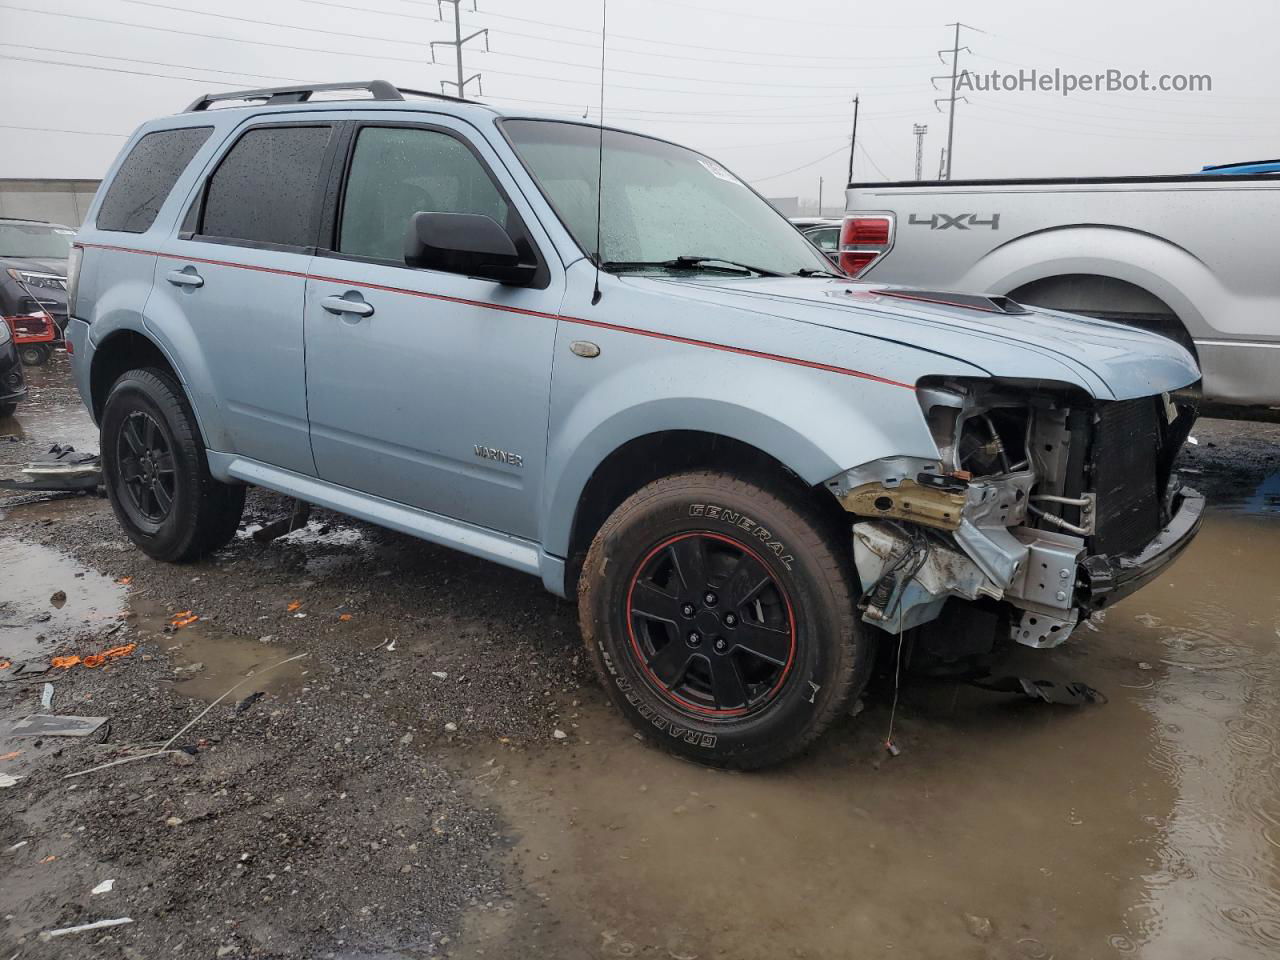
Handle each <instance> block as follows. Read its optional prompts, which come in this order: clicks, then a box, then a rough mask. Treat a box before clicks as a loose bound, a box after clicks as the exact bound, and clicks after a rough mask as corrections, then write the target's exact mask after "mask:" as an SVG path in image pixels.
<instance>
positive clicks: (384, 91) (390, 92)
mask: <svg viewBox="0 0 1280 960" xmlns="http://www.w3.org/2000/svg"><path fill="white" fill-rule="evenodd" d="M330 90H367V91H368V92H369V93H370V94H371V95H372V97H373V99H374V100H403V99H404V94H406V93H408V94H412V95H413V96H418V97H432V98H434V99H436V100H452V101H454V102H457V103H468V102H470V101H468V100H465V99H463V98H460V97H451V96H449V95H448V94H444V93H428V92H427V91H425V90H410V89H408V88H401V87H397V86H395V85H394V84H392V83H389V82H387V81H386V80H356V81H352V82H350V83H301V84H295V85H293V86H289V87H262V88H261V89H258V90H228V91H226V92H225V93H206V94H205V95H204V96H201V97H198V98H196V100H194V101H193V102H192V104H191V106H189V107H187V109H186V110H184V111H183V112H184V113H196V112H199V111H201V110H208V109H209V107H210V106H212V105H213V104H214V103H217V102H218V101H220V100H265V101H266V102H267V103H268V104H276V103H306V102H307V101H308V100H310V99H311V95H312V94H313V93H320V92H325V91H330Z"/></svg>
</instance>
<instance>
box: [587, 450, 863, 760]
mask: <svg viewBox="0 0 1280 960" xmlns="http://www.w3.org/2000/svg"><path fill="white" fill-rule="evenodd" d="M797 499H798V498H785V499H784V497H783V496H780V495H779V493H778V492H776V491H773V490H770V489H767V488H765V487H763V486H759V485H756V484H754V483H749V482H747V481H745V480H741V479H738V478H735V477H732V476H729V475H727V474H721V473H712V472H705V473H702V472H699V473H688V474H681V475H678V476H673V477H667V478H664V479H661V480H657V481H655V482H653V483H651V484H649V485H648V486H646V487H644V488H642V489H641V490H640V491H639V492H637V493H636V494H634V495H633V496H632V497H630V498H629V499H628V500H627V501H626V502H625V503H623V504H622V506H620V507H619V508H618V509H617V510H616V511H615V512H614V513H613V515H612V516H611V517H610V518H609V520H608V521H607V522H606V523H605V525H604V526H603V527H602V528H601V530H600V532H599V533H598V534H597V535H596V538H595V540H594V541H593V543H592V545H591V549H590V551H589V552H588V554H587V558H586V562H585V564H584V567H583V571H582V577H581V580H580V583H579V618H580V622H581V626H582V632H583V636H584V638H585V640H586V643H587V646H588V649H589V651H590V653H591V655H592V657H593V658H594V660H595V663H596V667H597V669H598V671H599V673H600V676H601V679H602V681H603V682H604V685H605V688H606V689H607V691H608V693H609V695H610V697H611V698H612V699H613V701H614V703H615V704H616V705H617V706H618V708H619V709H620V710H621V711H622V712H623V714H625V715H626V716H627V718H628V719H629V720H630V721H631V722H632V723H633V724H634V725H635V726H636V729H637V730H639V731H640V732H641V734H643V735H644V736H646V737H648V738H650V739H653V740H656V741H657V742H659V743H661V744H662V745H663V746H664V747H666V748H667V749H669V750H672V751H673V752H676V753H679V754H682V755H685V756H688V757H690V758H692V759H695V760H698V761H700V762H702V763H708V764H712V765H716V766H726V767H738V768H752V767H761V766H765V765H768V764H771V763H776V762H778V761H781V760H784V759H786V758H788V757H791V756H793V755H795V754H796V753H799V752H800V751H802V750H803V749H804V748H805V747H807V746H808V745H809V744H810V743H812V742H813V741H814V740H815V739H816V738H817V737H818V736H819V735H820V734H821V733H822V732H823V731H824V730H825V729H826V728H827V727H828V726H829V725H830V723H831V721H832V720H833V719H834V718H835V717H836V716H838V715H839V714H840V712H841V711H842V710H843V709H844V707H845V705H846V704H847V703H848V701H849V698H850V696H851V695H852V694H853V693H854V692H855V691H858V690H860V689H861V687H862V686H863V684H865V682H866V677H867V673H868V669H869V662H870V656H869V646H868V643H867V641H866V640H865V639H864V638H863V637H862V636H861V634H860V631H859V630H858V625H857V622H856V619H855V617H854V599H853V596H852V593H851V589H850V583H851V582H852V581H851V578H852V569H851V564H850V562H849V561H848V559H847V553H846V552H845V551H844V550H842V549H841V548H840V546H839V545H838V544H837V543H835V542H834V537H832V536H831V535H830V533H829V532H828V530H827V525H826V524H825V523H824V522H823V520H822V518H820V517H819V516H817V515H816V511H812V510H810V509H807V507H806V506H805V505H798V504H797V503H796V502H793V501H795V500H797Z"/></svg>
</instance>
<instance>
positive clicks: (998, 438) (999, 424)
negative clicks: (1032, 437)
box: [956, 406, 1030, 477]
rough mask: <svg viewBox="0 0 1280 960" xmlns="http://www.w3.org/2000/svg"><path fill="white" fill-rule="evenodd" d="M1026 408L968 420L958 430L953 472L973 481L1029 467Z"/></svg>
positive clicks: (987, 414)
mask: <svg viewBox="0 0 1280 960" xmlns="http://www.w3.org/2000/svg"><path fill="white" fill-rule="evenodd" d="M1029 420H1030V410H1029V409H1028V408H1027V407H1025V406H1024V407H1017V408H996V409H993V410H990V411H988V412H984V413H979V414H976V415H974V416H970V417H968V418H966V419H965V420H964V422H963V423H962V425H961V427H960V439H959V442H958V444H957V449H956V466H957V469H960V470H965V471H968V472H969V473H971V474H972V475H973V476H975V477H991V476H997V475H999V474H1002V473H1013V472H1015V471H1017V470H1024V469H1026V467H1027V466H1028V465H1029V457H1028V455H1027V428H1028V423H1029Z"/></svg>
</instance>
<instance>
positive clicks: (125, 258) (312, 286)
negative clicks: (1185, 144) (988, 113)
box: [68, 82, 1203, 767]
mask: <svg viewBox="0 0 1280 960" xmlns="http://www.w3.org/2000/svg"><path fill="white" fill-rule="evenodd" d="M601 170H602V171H603V177H602V179H603V188H602V189H598V186H597V179H598V172H599V171H601ZM597 197H601V198H602V201H603V202H602V203H601V204H599V207H598V205H597ZM833 269H834V268H833V267H832V265H831V263H829V262H828V261H827V260H826V259H825V258H823V256H822V255H821V254H820V253H819V252H818V251H817V250H815V249H814V248H813V247H812V246H811V245H810V244H809V243H808V242H807V241H806V240H805V239H804V238H803V237H802V236H801V235H800V234H799V233H798V232H797V231H796V230H795V229H794V228H793V227H792V226H791V225H790V224H789V223H788V222H787V221H786V220H785V219H783V218H782V217H781V216H779V215H778V214H777V213H776V212H775V211H774V210H773V209H771V208H770V207H769V205H768V204H767V203H766V202H765V201H764V200H763V199H761V197H760V196H759V195H758V194H756V193H755V192H754V191H753V190H752V189H751V188H750V187H749V186H747V185H746V184H745V183H744V182H743V181H741V180H740V179H738V178H737V177H736V176H735V175H734V174H732V173H731V172H730V171H728V170H726V169H725V168H724V167H723V166H721V165H720V164H719V163H717V162H716V161H714V160H712V159H710V158H709V157H706V156H703V155H701V154H699V153H696V152H694V151H692V150H688V149H685V148H683V147H679V146H677V145H675V144H672V143H668V142H666V141H663V140H658V139H656V138H653V137H648V136H642V135H639V134H633V133H626V132H623V131H619V130H614V129H605V130H603V131H602V130H601V129H600V128H599V127H594V126H590V125H587V124H583V123H577V122H568V121H564V120H558V119H551V118H545V117H538V116H534V115H529V114H526V113H523V112H521V113H515V112H506V111H499V110H495V109H493V108H491V107H488V106H484V105H482V104H478V103H472V102H465V101H460V100H453V99H449V98H445V97H439V96H431V95H424V94H415V93H413V92H410V91H401V90H398V89H396V88H394V87H392V86H391V85H389V84H387V83H384V82H372V83H368V84H348V85H323V86H316V87H297V88H284V89H274V90H258V91H245V92H240V93H236V94H225V95H224V94H219V95H217V96H210V97H204V98H201V99H200V100H198V101H196V103H194V104H192V106H191V107H190V108H188V110H187V111H186V112H184V113H182V114H179V115H177V116H174V117H168V118H165V119H162V120H155V121H152V122H150V123H147V124H144V125H143V127H142V128H141V129H139V130H138V131H137V132H136V133H135V134H134V135H133V137H132V138H131V139H130V141H129V142H128V144H126V146H125V148H124V150H123V151H122V153H121V155H120V158H119V160H118V161H117V162H116V164H115V165H114V167H113V168H112V169H111V171H110V173H109V174H108V176H107V177H106V179H105V180H104V181H103V184H102V188H101V189H100V190H99V192H98V196H97V198H96V199H95V201H94V204H93V206H92V208H91V209H90V211H89V214H88V218H87V220H86V224H85V226H84V228H83V230H82V231H81V232H80V234H79V236H78V238H77V242H76V248H75V252H74V256H73V262H72V270H71V278H70V290H69V298H70V313H71V317H72V319H71V320H70V323H69V329H68V341H69V349H70V350H71V351H72V353H73V362H74V369H75V376H76V381H77V384H78V386H79V389H80V392H81V395H82V396H83V397H84V401H85V403H86V404H87V405H88V407H89V409H90V410H91V411H92V413H93V416H94V417H95V419H96V421H97V423H98V424H99V425H100V427H101V431H102V460H103V467H104V472H105V476H106V483H107V488H108V491H109V493H110V497H111V503H112V506H113V508H114V509H115V512H116V515H117V517H118V518H119V520H120V523H121V525H122V526H123V527H124V529H125V531H126V532H127V533H128V535H129V536H130V537H131V538H132V540H133V541H134V542H135V543H136V544H137V545H138V546H139V547H141V548H142V549H143V550H144V551H146V552H147V553H148V554H149V555H151V556H153V557H156V558H159V559H163V560H170V561H182V560H188V559H191V558H194V557H198V556H200V555H202V554H205V553H207V552H209V551H212V550H216V549H217V548H219V547H221V546H223V545H224V544H226V543H227V542H228V541H229V540H230V539H231V538H232V537H233V536H234V534H235V530H236V527H237V524H238V523H239V520H240V515H241V508H242V506H243V502H244V490H245V485H246V484H258V485H260V486H263V487H268V488H271V489H273V490H278V491H281V492H283V493H286V494H289V495H291V496H294V497H297V498H300V499H302V500H305V501H308V502H310V503H314V504H319V505H322V506H324V507H328V508H330V509H333V510H338V511H342V512H343V513H346V514H350V515H351V516H354V517H360V518H362V519H364V520H367V521H370V522H373V523H377V524H381V525H384V526H387V527H391V528H393V529H396V530H400V531H403V532H405V533H408V534H412V535H414V536H417V537H421V538H423V539H425V540H430V541H433V542H436V543H442V544H447V545H450V546H453V547H456V548H457V549H459V550H463V551H465V552H467V553H471V554H474V555H476V556H480V557H485V558H487V559H490V560H493V561H495V562H497V563H501V564H505V565H507V566H510V567H515V568H517V569H519V570H524V571H526V572H528V573H530V574H533V575H535V576H539V577H541V578H542V581H543V583H544V584H545V585H546V586H547V588H548V589H549V590H551V591H553V592H555V593H557V594H559V595H561V596H574V595H576V597H577V601H578V605H579V610H580V617H581V625H582V632H583V635H584V638H585V639H586V642H587V645H588V648H589V650H590V651H591V653H592V656H593V657H594V659H595V662H596V664H597V666H598V667H599V670H600V675H601V677H602V680H603V682H604V684H605V686H606V688H607V689H608V690H609V692H610V695H611V696H612V697H613V699H614V700H615V702H616V703H617V705H618V707H619V708H620V709H621V711H622V712H623V713H624V714H625V715H626V716H627V717H628V718H629V719H630V720H631V721H632V722H633V723H634V724H636V726H637V727H638V728H639V729H640V730H641V731H643V732H644V733H645V734H647V735H648V736H650V737H652V738H653V739H656V740H659V741H661V742H662V743H664V744H665V745H666V746H667V747H668V748H670V749H672V750H676V751H678V752H680V753H683V754H685V755H687V756H690V757H693V758H695V759H697V760H700V761H703V762H706V763H713V764H719V765H724V766H736V767H755V766H761V765H764V764H768V763H772V762H776V761H778V760H781V759H783V758H785V757H788V756H790V755H792V754H794V753H796V752H797V751H799V750H801V749H803V748H804V746H805V745H806V744H808V743H810V742H811V741H812V740H814V739H815V738H816V737H817V736H818V735H819V734H820V733H821V732H822V730H823V729H824V728H825V727H826V726H828V724H829V723H830V722H831V720H832V719H833V718H834V717H836V716H837V715H839V714H840V713H841V711H842V710H843V709H844V708H845V707H846V706H847V704H848V702H849V699H850V697H851V696H854V695H856V694H857V693H858V692H859V691H860V690H861V688H862V686H863V684H864V683H865V682H866V679H867V675H868V672H869V670H870V666H871V663H872V658H873V653H874V648H875V645H876V641H877V638H881V639H884V638H886V637H888V638H893V642H894V643H895V645H898V644H901V643H902V642H903V639H904V638H910V641H911V642H912V644H913V649H914V650H915V651H916V653H917V655H918V656H932V657H937V658H941V659H944V660H955V659H957V658H960V657H965V656H975V655H982V654H989V653H991V652H992V651H993V650H995V649H998V647H999V646H1000V645H1001V644H1004V643H1008V642H1012V641H1016V642H1019V643H1023V644H1027V645H1030V646H1040V647H1044V646H1051V645H1054V644H1056V643H1059V642H1061V641H1062V640H1064V639H1066V637H1067V635H1068V634H1069V633H1070V632H1071V630H1072V628H1073V627H1074V626H1075V625H1076V624H1077V622H1078V621H1079V620H1080V618H1081V617H1087V616H1088V615H1089V614H1091V613H1092V612H1094V611H1097V610H1099V609H1101V608H1103V607H1104V606H1105V605H1106V604H1108V603H1111V602H1113V601H1114V600H1115V599H1116V598H1118V597H1120V596H1123V595H1124V594H1126V593H1128V592H1129V591H1131V590H1133V589H1136V588H1137V587H1138V586H1140V585H1141V584H1142V583H1144V582H1146V581H1147V580H1149V579H1150V578H1152V577H1153V576H1155V575H1156V574H1157V573H1158V572H1159V571H1160V570H1161V569H1162V568H1163V567H1164V566H1165V565H1166V564H1167V563H1169V562H1170V561H1171V560H1172V559H1173V558H1174V557H1175V556H1177V554H1178V553H1179V552H1180V551H1181V550H1182V549H1183V547H1185V546H1186V544H1187V543H1188V542H1189V541H1190V539H1191V538H1192V536H1193V535H1194V533H1195V531H1196V529H1197V528H1198V525H1199V522H1200V515H1201V510H1202V508H1203V500H1202V498H1201V497H1200V496H1199V495H1198V494H1196V493H1194V492H1193V491H1190V490H1188V489H1186V488H1183V487H1182V486H1180V485H1179V483H1178V482H1177V481H1176V479H1175V476H1174V473H1173V461H1174V458H1175V456H1176V454H1177V452H1178V450H1179V448H1180V446H1181V445H1182V443H1183V441H1184V439H1185V437H1186V436H1187V433H1188V431H1189V429H1190V427H1191V424H1192V421H1193V419H1194V417H1195V406H1196V392H1197V385H1198V382H1199V377H1200V375H1199V372H1198V370H1197V369H1196V365H1195V363H1194V361H1193V359H1192V358H1191V356H1190V355H1189V354H1188V353H1187V352H1186V351H1185V350H1183V349H1182V348H1181V347H1180V346H1178V345H1177V344H1176V343H1174V342H1172V341H1171V340H1167V339H1165V338H1163V337H1159V336H1155V335H1149V334H1145V333H1143V332H1140V331H1137V330H1133V329H1129V328H1125V327H1120V326H1115V325H1112V324H1109V323H1105V322H1102V321H1095V320H1088V319H1083V318H1077V317H1071V316H1067V315H1064V314H1060V313H1052V312H1047V311H1030V310H1026V309H1023V308H1022V307H1020V306H1018V305H1017V304H1016V303H1013V302H1011V301H1009V300H1007V299H1003V298H998V297H970V296H964V295H958V294H948V293H934V292H929V291H917V290H906V289H901V288H889V287H885V286H883V285H875V284H865V283H855V282H852V281H851V280H849V279H848V278H847V277H844V276H842V275H839V274H837V273H834V272H833ZM900 649H901V648H900V646H899V650H900Z"/></svg>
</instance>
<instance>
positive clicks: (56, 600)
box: [49, 590, 67, 607]
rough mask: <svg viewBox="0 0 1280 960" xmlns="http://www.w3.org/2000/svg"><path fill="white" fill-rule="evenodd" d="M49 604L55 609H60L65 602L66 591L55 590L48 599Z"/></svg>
mask: <svg viewBox="0 0 1280 960" xmlns="http://www.w3.org/2000/svg"><path fill="white" fill-rule="evenodd" d="M49 602H50V603H51V604H53V605H54V606H55V607H61V606H62V605H63V604H64V603H66V602H67V591H65V590H55V591H54V592H53V596H51V597H50V598H49Z"/></svg>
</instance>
